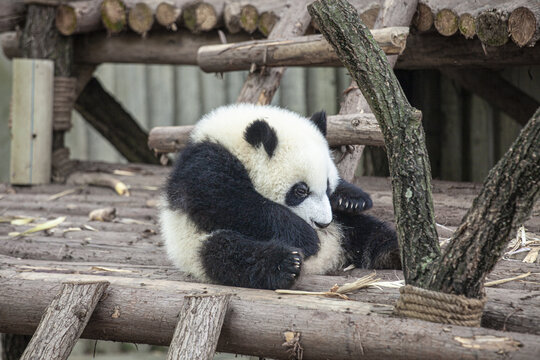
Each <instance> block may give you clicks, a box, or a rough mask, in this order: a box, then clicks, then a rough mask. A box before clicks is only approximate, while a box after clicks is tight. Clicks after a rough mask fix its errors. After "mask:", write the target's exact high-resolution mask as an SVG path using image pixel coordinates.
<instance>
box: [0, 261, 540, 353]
mask: <svg viewBox="0 0 540 360" xmlns="http://www.w3.org/2000/svg"><path fill="white" fill-rule="evenodd" d="M0 273H1V274H2V275H4V274H5V271H4V270H0ZM70 279H72V280H73V279H77V280H79V281H90V280H92V281H100V280H107V281H110V283H111V285H110V286H109V289H108V291H107V293H108V296H107V297H104V298H103V299H102V301H101V302H100V305H99V307H97V308H96V309H95V311H94V314H93V316H92V319H91V321H90V322H89V323H88V325H87V327H86V329H85V331H84V332H83V335H82V337H84V338H96V339H101V340H115V341H126V342H135V343H148V344H159V345H167V344H169V343H170V341H171V339H172V336H173V332H174V328H175V326H176V324H177V320H178V318H177V315H178V310H179V308H180V307H181V306H182V305H183V302H184V301H185V296H186V295H192V294H193V293H194V292H195V293H197V292H205V291H207V292H212V293H222V294H223V293H228V292H229V291H230V288H227V287H222V286H216V285H209V284H197V283H184V282H181V281H168V280H152V281H146V280H141V279H130V278H126V277H114V278H113V277H110V276H98V275H69V274H47V273H43V274H38V273H32V272H27V271H26V272H24V271H23V272H19V273H16V274H13V273H10V274H9V276H8V277H6V280H5V281H3V283H2V285H3V289H5V291H2V292H0V305H1V306H0V308H1V309H2V311H3V314H4V313H5V314H6V315H5V316H3V317H2V318H0V331H13V332H15V331H17V332H19V333H23V334H24V333H31V332H32V331H33V330H34V328H35V326H36V325H37V323H38V322H39V317H40V315H41V313H42V311H43V309H44V308H45V307H46V306H47V305H48V303H49V302H50V301H51V300H52V297H53V295H52V294H54V290H53V289H55V288H56V289H57V287H58V286H59V285H60V284H61V283H62V282H65V281H69V280H70ZM36 292H39V293H41V294H42V295H41V296H34V294H36ZM234 293H235V296H233V297H231V301H230V304H229V311H228V312H227V316H226V317H225V320H224V323H223V328H222V331H221V336H220V340H219V343H218V346H217V350H218V351H223V352H233V353H240V354H251V355H256V356H265V357H270V358H273V359H289V356H290V353H289V352H288V351H287V348H286V347H283V346H280V344H282V343H283V342H285V338H284V337H285V333H287V332H297V333H300V337H299V341H298V344H299V345H300V346H301V347H302V348H303V349H304V358H305V359H314V360H326V359H334V360H353V359H354V360H356V359H359V358H361V357H362V358H365V359H374V360H375V359H381V358H385V357H388V356H396V357H400V358H403V359H418V358H421V357H427V358H440V359H458V358H476V359H493V356H494V355H493V354H494V352H497V351H504V353H505V354H506V356H508V357H510V358H514V359H532V358H535V356H536V355H537V354H538V352H539V351H540V338H539V337H538V336H535V335H531V334H520V333H512V332H501V331H494V330H489V329H477V328H475V329H473V328H465V327H461V326H451V327H448V326H447V325H441V324H434V323H427V322H424V321H417V320H412V319H408V320H404V319H398V318H395V317H391V316H388V315H385V314H386V313H387V312H388V311H389V310H390V309H391V306H387V305H381V304H366V303H363V302H359V301H341V300H335V299H327V298H319V297H308V296H294V295H291V296H287V295H280V294H276V293H274V292H270V291H261V290H254V289H242V288H235V289H234ZM17 295H18V297H17ZM16 298H18V299H20V298H24V299H25V301H14V299H16ZM21 313H24V314H25V316H24V318H23V319H21V316H20V314H21ZM277 314H279V315H277ZM156 319H157V320H156ZM458 338H461V339H464V341H468V342H473V343H474V344H478V346H477V347H475V348H470V347H466V346H464V345H462V343H460V342H459V341H458V340H457V339H458ZM482 339H485V340H484V342H481V340H482ZM475 340H476V341H475ZM501 345H502V347H501ZM442 348H444V352H442V351H441V349H442Z"/></svg>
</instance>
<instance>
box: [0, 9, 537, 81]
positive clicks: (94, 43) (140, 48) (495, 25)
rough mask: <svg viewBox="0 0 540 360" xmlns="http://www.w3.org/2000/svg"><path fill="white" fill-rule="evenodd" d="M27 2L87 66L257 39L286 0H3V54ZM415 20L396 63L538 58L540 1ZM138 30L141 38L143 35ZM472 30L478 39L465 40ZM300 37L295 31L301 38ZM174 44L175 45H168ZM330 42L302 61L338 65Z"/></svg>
mask: <svg viewBox="0 0 540 360" xmlns="http://www.w3.org/2000/svg"><path fill="white" fill-rule="evenodd" d="M298 1H302V2H304V3H305V4H306V5H307V4H308V3H310V2H311V0H298ZM34 3H36V4H44V5H49V6H51V5H53V6H55V7H56V22H55V25H56V28H57V29H58V30H59V32H60V33H62V34H64V35H76V36H74V46H75V52H74V56H75V59H74V61H75V63H83V64H92V65H95V64H100V63H103V62H124V63H159V64H186V65H187V64H190V65H199V60H200V59H202V57H200V58H199V59H197V51H198V49H199V48H200V47H201V46H204V45H210V44H218V43H224V42H227V43H232V42H239V41H246V40H253V39H261V38H264V37H266V36H267V35H268V34H269V33H270V31H271V30H272V28H273V26H274V25H275V24H276V22H277V21H278V20H279V18H280V16H282V15H281V14H282V12H283V11H286V10H287V9H288V6H289V5H288V2H287V0H278V1H269V0H203V1H193V0H144V1H141V0H79V1H69V2H66V1H60V0H7V1H2V2H0V32H5V33H4V34H2V46H3V49H4V53H5V54H6V55H7V56H8V57H14V56H20V55H21V52H20V50H19V39H18V38H17V37H16V33H15V32H13V30H16V28H17V27H21V26H22V25H24V18H25V11H26V8H27V5H28V4H34ZM351 3H352V4H353V5H354V6H355V8H356V9H357V10H358V11H359V13H360V14H361V18H362V19H363V21H364V22H365V23H366V24H367V25H368V26H373V22H374V19H376V17H377V14H378V12H379V10H380V1H379V0H351ZM413 23H414V26H413V27H414V29H415V30H414V31H413V32H412V34H411V35H409V36H408V38H407V46H406V48H405V50H404V52H403V53H402V54H401V56H400V58H399V61H398V63H397V65H396V67H397V68H406V69H411V68H429V67H445V66H492V67H500V66H508V65H514V66H518V65H530V64H537V63H538V62H539V61H540V49H539V50H537V49H536V48H535V47H533V48H532V49H531V48H530V47H532V46H534V44H535V43H536V41H537V39H538V38H539V37H540V3H538V2H537V1H534V0H514V1H509V2H508V1H489V0H477V1H474V2H465V1H461V2H455V1H446V0H422V1H421V2H420V3H419V6H418V9H417V12H416V15H415V18H414V21H413ZM104 30H105V31H104ZM222 30H224V31H222ZM7 31H11V32H7ZM310 31H311V33H312V32H313V31H316V30H315V29H312V30H310ZM111 34H112V35H114V36H110V35H111ZM225 34H226V36H224V35H225ZM460 34H461V35H460ZM441 35H444V37H443V36H441ZM141 36H143V37H146V39H145V41H144V42H141V41H140V38H141ZM471 38H475V39H474V40H468V39H471ZM509 39H512V41H509ZM305 41H306V39H302V38H298V43H299V44H301V43H303V42H305ZM514 43H515V44H517V45H518V46H516V45H515V44H514ZM172 44H174V45H175V46H173V47H171V46H169V45H172ZM480 44H482V45H490V46H479V45H480ZM271 46H274V45H269V46H268V47H266V49H270V50H271V49H272V47H271ZM292 46H295V43H293V44H292ZM327 48H328V51H327V52H325V53H324V59H327V60H322V59H323V57H319V56H318V57H317V62H316V63H310V64H307V66H315V65H316V66H340V65H341V64H340V63H339V61H336V56H335V54H334V53H333V51H332V50H331V49H330V47H328V46H327ZM261 51H263V53H264V52H266V51H267V50H264V49H263V50H261ZM259 52H260V51H259ZM231 54H232V53H231ZM312 58H313V57H312ZM297 60H298V59H289V58H280V61H279V62H276V63H274V64H266V65H265V66H268V67H271V66H278V67H279V66H298V63H297V62H298V61H297ZM247 61H248V62H249V61H251V62H252V63H256V61H254V59H247ZM295 62H296V63H295ZM304 66H305V65H304ZM244 68H245V66H244ZM211 71H216V70H215V69H214V70H211ZM219 71H229V69H227V68H223V69H219Z"/></svg>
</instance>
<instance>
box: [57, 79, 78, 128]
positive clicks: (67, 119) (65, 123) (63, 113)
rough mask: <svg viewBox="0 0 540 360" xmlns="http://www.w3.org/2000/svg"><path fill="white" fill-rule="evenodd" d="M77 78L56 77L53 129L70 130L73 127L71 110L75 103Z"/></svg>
mask: <svg viewBox="0 0 540 360" xmlns="http://www.w3.org/2000/svg"><path fill="white" fill-rule="evenodd" d="M76 84H77V78H74V77H61V76H56V77H55V78H54V103H53V111H54V113H53V130H64V131H65V130H69V129H70V128H71V110H73V104H74V103H75V86H76Z"/></svg>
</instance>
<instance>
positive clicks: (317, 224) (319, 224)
mask: <svg viewBox="0 0 540 360" xmlns="http://www.w3.org/2000/svg"><path fill="white" fill-rule="evenodd" d="M313 223H314V224H315V225H316V226H317V227H318V228H319V229H324V228H326V227H328V225H330V223H328V224H321V223H318V222H316V221H314V222H313Z"/></svg>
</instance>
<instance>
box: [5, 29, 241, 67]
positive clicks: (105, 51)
mask: <svg viewBox="0 0 540 360" xmlns="http://www.w3.org/2000/svg"><path fill="white" fill-rule="evenodd" d="M227 38H228V40H229V41H231V42H237V41H246V40H248V39H249V37H248V35H247V34H236V35H230V36H228V37H227ZM220 43H221V40H220V38H219V35H218V33H217V32H214V31H212V32H205V33H201V34H198V35H194V34H192V33H191V32H189V31H186V30H179V31H177V32H175V33H171V32H166V33H156V32H153V33H152V36H151V37H148V38H147V39H145V40H144V41H141V39H140V36H138V35H136V34H130V33H126V34H121V35H118V36H114V37H108V36H107V35H106V34H102V33H94V34H87V35H83V36H81V37H80V38H78V39H77V40H76V41H75V61H76V62H78V63H84V64H101V63H104V62H116V63H145V64H171V65H196V64H197V51H198V49H199V47H201V46H203V45H209V44H220ZM10 51H11V50H10Z"/></svg>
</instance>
